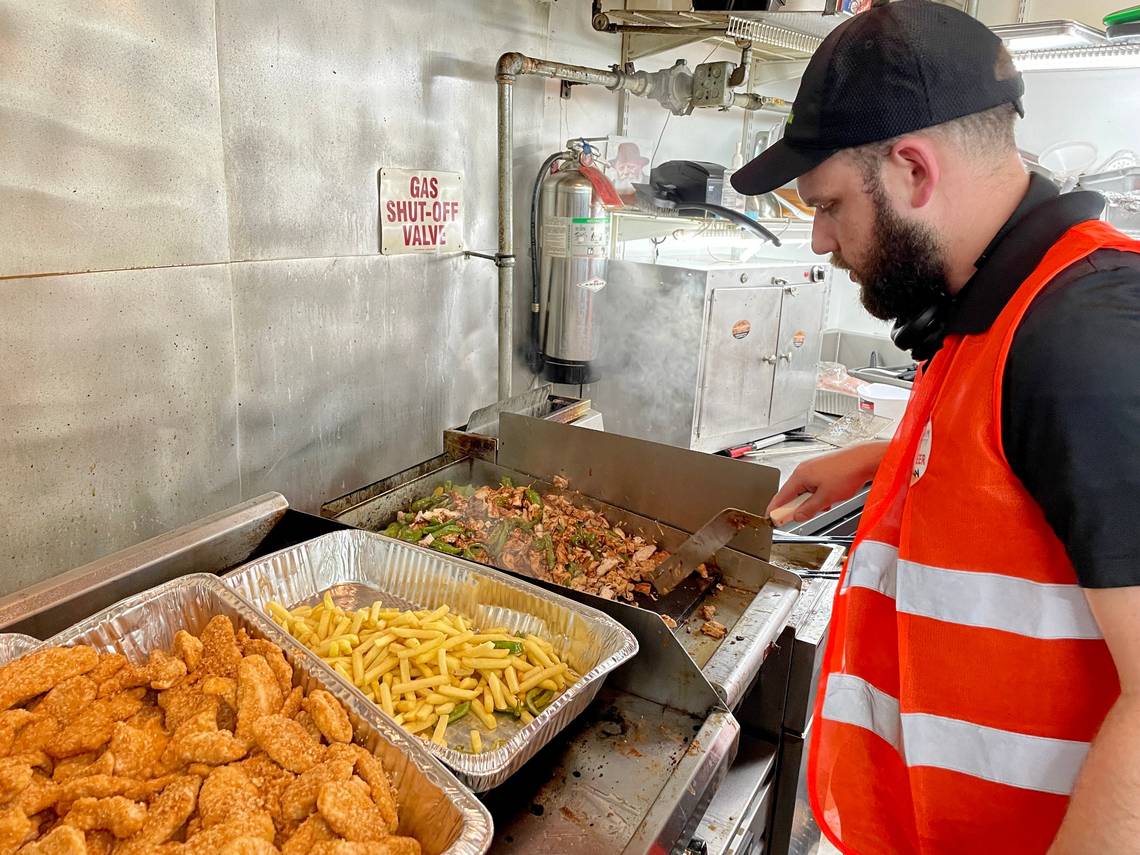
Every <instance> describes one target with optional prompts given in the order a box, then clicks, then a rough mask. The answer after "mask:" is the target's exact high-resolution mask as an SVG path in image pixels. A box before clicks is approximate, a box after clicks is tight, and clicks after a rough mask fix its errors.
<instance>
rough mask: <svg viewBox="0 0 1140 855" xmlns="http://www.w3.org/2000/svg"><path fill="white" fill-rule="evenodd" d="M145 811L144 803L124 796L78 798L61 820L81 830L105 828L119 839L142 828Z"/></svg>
mask: <svg viewBox="0 0 1140 855" xmlns="http://www.w3.org/2000/svg"><path fill="white" fill-rule="evenodd" d="M146 813H147V811H146V805H144V804H141V803H139V802H133V801H131V800H130V799H128V798H125V797H124V796H111V797H110V798H108V799H80V800H79V801H77V802H76V803H75V804H74V805H72V807H71V810H70V811H68V813H67V816H65V817H64V820H63V821H64V822H65V823H66V824H68V825H74V826H75V827H76V828H78V829H81V830H82V831H93V830H95V829H97V828H105V829H107V830H108V831H110V832H111V833H112V834H113V835H115V836H116V837H118V838H119V839H120V840H121V839H123V838H126V837H130V836H131V835H132V834H134V833H135V832H136V831H138V830H139V829H140V828H142V825H143V823H144V822H146Z"/></svg>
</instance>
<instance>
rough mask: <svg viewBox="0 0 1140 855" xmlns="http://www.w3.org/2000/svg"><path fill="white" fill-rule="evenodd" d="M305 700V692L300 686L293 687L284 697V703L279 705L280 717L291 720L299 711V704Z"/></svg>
mask: <svg viewBox="0 0 1140 855" xmlns="http://www.w3.org/2000/svg"><path fill="white" fill-rule="evenodd" d="M304 700H305V690H304V689H302V688H301V687H300V686H294V687H293V689H292V691H290V692H289V694H288V695H286V696H285V703H283V704H282V705H281V715H283V716H285V718H293V717H294V716H296V715H297V713H299V712H300V711H301V702H302V701H304Z"/></svg>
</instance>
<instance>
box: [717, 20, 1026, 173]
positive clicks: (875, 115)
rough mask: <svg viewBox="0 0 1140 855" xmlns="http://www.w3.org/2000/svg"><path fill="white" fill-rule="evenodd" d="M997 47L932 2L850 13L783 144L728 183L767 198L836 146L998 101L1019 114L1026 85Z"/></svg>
mask: <svg viewBox="0 0 1140 855" xmlns="http://www.w3.org/2000/svg"><path fill="white" fill-rule="evenodd" d="M1001 49H1002V41H1001V39H1000V38H999V37H998V36H997V35H996V34H995V33H993V32H992V31H991V30H990V29H989V28H988V27H986V25H985V24H983V23H982V22H981V21H978V20H977V19H975V18H972V17H970V16H969V15H967V14H966V13H965V12H962V11H959V10H958V9H954V8H952V7H950V6H944V5H942V4H940V3H934V2H932V0H898V2H895V3H888V4H886V5H885V6H878V7H875V8H872V9H870V10H868V11H866V12H861V13H859V14H858V15H855V16H854V17H852V18H851V19H850V20H848V21H844V22H843V23H842V24H840V25H839V26H838V27H836V28H835V29H834V30H833V31H832V32H831V34H830V35H829V36H828V37H827V38H826V39H824V40H823V44H821V45H820V46H819V49H818V50H816V52H815V53H814V54H813V55H812V58H811V61H810V62H808V66H807V69H806V70H805V71H804V75H803V79H802V80H801V81H800V89H799V92H797V93H796V100H795V103H794V104H793V105H792V112H791V113H790V114H789V115H788V121H787V125H786V128H785V130H784V137H783V139H781V140H779V141H778V142H776V143H775V144H774V145H772V146H771V147H769V148H768V149H766V150H765V151H764V152H762V153H761V154H760V155H759V156H758V157H756V158H755V159H754V160H752V161H751V162H750V163H747V164H745V165H744V166H743V167H742V168H740V169H738V170H737V171H736V172H735V173H734V174H733V176H732V186H733V187H735V188H736V190H737V191H738V192H740V193H744V194H746V195H752V196H754V195H759V194H761V193H767V192H769V191H771V190H775V189H776V188H777V187H782V186H783V185H785V184H787V183H788V182H789V181H791V180H792V179H794V178H798V177H799V176H801V175H803V174H804V173H805V172H808V171H810V170H812V169H814V168H815V167H816V166H818V165H819V164H821V163H823V162H824V161H825V160H827V159H828V158H829V157H831V155H833V154H835V153H836V152H837V151H840V150H841V149H845V148H852V147H854V146H860V145H866V144H867V143H873V142H879V141H881V140H888V139H891V138H893V137H897V136H900V135H902V134H907V133H911V132H912V131H918V130H922V129H923V128H929V127H931V126H933V125H939V124H942V123H943V122H949V121H951V120H952V119H959V118H961V117H962V116H969V115H971V114H973V113H980V112H982V111H983V110H989V109H990V108H992V107H997V106H999V105H1001V104H1013V105H1014V106H1015V107H1016V108H1017V112H1018V113H1019V114H1021V115H1023V116H1024V115H1025V113H1024V110H1023V109H1022V107H1021V96H1022V94H1023V93H1024V92H1025V85H1024V84H1023V83H1022V80H1021V75H1020V74H1018V73H1016V72H1013V71H1012V69H1010V68H1009V66H1008V62H999V59H1000V58H1001V54H1000V51H1001ZM1003 71H1004V73H1003Z"/></svg>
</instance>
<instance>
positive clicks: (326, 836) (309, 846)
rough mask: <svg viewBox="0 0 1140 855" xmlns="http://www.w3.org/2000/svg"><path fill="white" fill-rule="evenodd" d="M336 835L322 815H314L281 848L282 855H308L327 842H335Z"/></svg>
mask: <svg viewBox="0 0 1140 855" xmlns="http://www.w3.org/2000/svg"><path fill="white" fill-rule="evenodd" d="M335 839H336V834H335V833H334V832H333V830H332V829H331V828H329V824H328V823H327V822H325V821H324V818H323V817H321V815H320V814H317V813H315V814H313V815H312V816H310V817H309V818H308V819H306V820H305V821H304V822H302V823H301V825H300V826H299V827H298V828H297V830H296V831H295V832H293V834H292V836H291V837H290V838H289V839H288V840H287V841H285V845H284V846H282V847H281V855H308V853H310V852H312V851H313V850H314V849H315V848H316V847H317V846H319V845H320V844H321V843H324V842H326V841H330V840H335Z"/></svg>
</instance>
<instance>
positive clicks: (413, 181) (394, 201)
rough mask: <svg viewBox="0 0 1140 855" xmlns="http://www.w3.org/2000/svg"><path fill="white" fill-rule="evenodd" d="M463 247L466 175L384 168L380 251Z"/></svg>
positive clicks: (440, 250) (437, 250)
mask: <svg viewBox="0 0 1140 855" xmlns="http://www.w3.org/2000/svg"><path fill="white" fill-rule="evenodd" d="M462 251H463V176H462V175H460V174H459V173H458V172H425V171H423V170H420V169H381V170H380V252H381V253H382V254H384V255H399V254H401V253H408V252H420V253H425V252H426V253H444V252H462Z"/></svg>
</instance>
